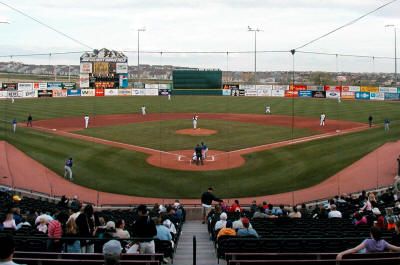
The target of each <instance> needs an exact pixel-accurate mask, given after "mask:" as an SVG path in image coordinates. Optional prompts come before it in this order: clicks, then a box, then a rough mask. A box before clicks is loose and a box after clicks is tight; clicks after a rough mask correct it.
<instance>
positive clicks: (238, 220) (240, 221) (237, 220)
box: [232, 214, 253, 231]
mask: <svg viewBox="0 0 400 265" xmlns="http://www.w3.org/2000/svg"><path fill="white" fill-rule="evenodd" d="M244 218H246V219H247V217H246V216H245V215H242V217H241V215H240V214H239V215H238V216H237V217H236V218H235V221H234V222H233V224H232V228H233V229H235V231H238V230H239V229H241V228H244V226H243V219H244ZM249 228H253V227H252V226H251V223H250V224H249Z"/></svg>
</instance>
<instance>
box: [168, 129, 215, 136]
mask: <svg viewBox="0 0 400 265" xmlns="http://www.w3.org/2000/svg"><path fill="white" fill-rule="evenodd" d="M175 133H176V134H183V135H192V136H208V135H213V134H217V133H218V131H216V130H210V129H204V128H197V129H193V128H190V129H182V130H177V131H175Z"/></svg>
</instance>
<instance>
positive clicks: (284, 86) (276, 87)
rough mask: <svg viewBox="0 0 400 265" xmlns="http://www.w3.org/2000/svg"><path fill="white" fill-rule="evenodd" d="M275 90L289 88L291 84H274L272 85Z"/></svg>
mask: <svg viewBox="0 0 400 265" xmlns="http://www.w3.org/2000/svg"><path fill="white" fill-rule="evenodd" d="M272 88H273V89H275V90H283V91H285V90H289V86H288V85H273V87H272Z"/></svg>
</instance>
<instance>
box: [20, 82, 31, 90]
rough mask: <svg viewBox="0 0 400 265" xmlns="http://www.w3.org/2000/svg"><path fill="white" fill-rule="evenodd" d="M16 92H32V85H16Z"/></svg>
mask: <svg viewBox="0 0 400 265" xmlns="http://www.w3.org/2000/svg"><path fill="white" fill-rule="evenodd" d="M18 90H21V91H30V90H33V83H18Z"/></svg>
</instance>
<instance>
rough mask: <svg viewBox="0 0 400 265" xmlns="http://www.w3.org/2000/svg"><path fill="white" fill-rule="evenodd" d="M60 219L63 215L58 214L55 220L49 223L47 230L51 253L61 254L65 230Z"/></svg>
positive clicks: (48, 248)
mask: <svg viewBox="0 0 400 265" xmlns="http://www.w3.org/2000/svg"><path fill="white" fill-rule="evenodd" d="M60 219H61V215H60V214H58V215H57V216H56V217H55V219H54V220H52V221H51V222H50V223H49V226H48V229H47V236H48V237H49V240H48V241H47V250H49V251H50V252H60V251H61V249H62V244H61V237H62V234H63V230H62V225H61V222H60Z"/></svg>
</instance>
